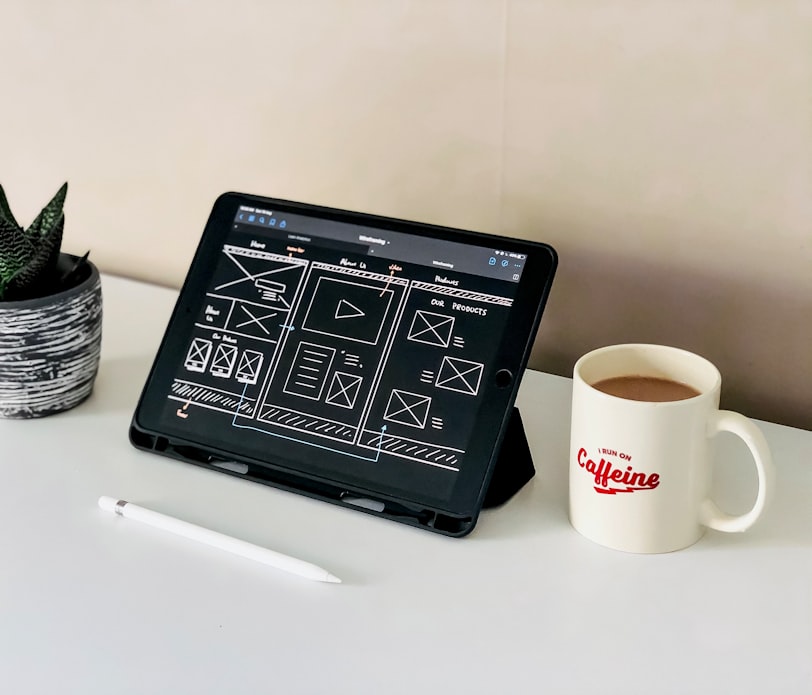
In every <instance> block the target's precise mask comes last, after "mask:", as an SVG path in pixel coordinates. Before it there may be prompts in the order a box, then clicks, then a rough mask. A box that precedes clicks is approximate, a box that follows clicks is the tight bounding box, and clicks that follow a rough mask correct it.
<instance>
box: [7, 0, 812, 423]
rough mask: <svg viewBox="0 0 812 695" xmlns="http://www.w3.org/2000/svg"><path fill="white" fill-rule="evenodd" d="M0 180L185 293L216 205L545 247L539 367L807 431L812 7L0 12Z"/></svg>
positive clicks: (332, 5) (204, 4)
mask: <svg viewBox="0 0 812 695" xmlns="http://www.w3.org/2000/svg"><path fill="white" fill-rule="evenodd" d="M0 35H2V40H0V65H2V66H3V70H2V80H1V81H0V85H1V86H0V181H2V183H3V185H4V186H5V187H6V189H7V191H8V193H9V196H10V197H11V199H12V201H13V202H14V204H15V210H16V211H17V213H18V217H20V218H22V220H23V221H29V220H30V219H31V218H32V217H33V215H34V214H35V213H36V211H37V210H38V209H39V206H41V205H42V204H43V203H44V202H45V201H46V200H47V198H48V197H49V196H50V195H51V194H52V193H53V192H54V191H55V190H56V188H57V187H58V186H59V185H60V184H61V183H62V181H64V180H68V181H69V182H70V186H71V190H70V193H69V196H68V204H67V215H68V224H67V232H66V243H65V245H66V248H67V250H71V251H74V252H83V251H84V250H86V249H87V248H90V249H91V253H92V258H93V259H95V261H96V262H97V264H98V265H99V266H100V267H102V268H103V269H105V270H108V271H111V272H115V273H121V274H126V275H131V276H136V277H141V278H146V279H149V280H153V281H157V282H161V283H164V284H172V285H177V284H179V283H180V282H181V281H182V278H183V275H184V273H185V270H186V268H187V266H188V263H189V260H190V258H191V256H192V253H193V251H194V247H195V245H196V242H197V239H198V237H199V234H200V232H201V230H202V228H203V224H204V222H205V219H206V216H207V214H208V211H209V208H210V206H211V203H212V202H213V201H214V199H215V197H216V196H217V195H218V194H219V193H221V192H223V191H225V190H241V191H246V192H252V193H258V194H264V195H269V196H274V197H280V198H290V199H294V200H305V201H309V202H314V203H320V204H324V205H332V206H337V207H345V208H350V209H357V210H362V211H368V212H375V213H380V214H385V215H393V216H399V217H406V218H410V219H416V220H422V221H428V222H435V223H439V224H446V225H452V226H458V227H466V228H471V229H477V230H482V231H489V232H497V233H502V234H509V235H515V236H520V237H526V238H536V239H540V240H542V241H547V242H549V243H551V244H552V245H553V246H555V247H556V248H557V249H558V251H559V254H560V262H561V263H560V269H559V274H558V277H557V279H556V283H555V285H554V287H553V294H552V296H551V300H550V304H549V307H548V311H547V313H546V315H545V319H544V320H543V322H542V328H541V333H540V337H539V340H538V343H537V346H536V350H535V352H534V357H533V365H534V366H536V367H539V368H542V369H547V370H549V371H554V372H558V373H569V370H570V369H571V366H572V363H573V361H574V359H575V357H576V356H577V355H578V354H580V353H582V352H584V351H586V350H588V349H590V348H592V347H595V346H598V345H602V344H607V343H610V342H619V341H637V340H643V341H656V342H668V343H673V344H678V345H681V346H684V347H688V348H690V349H694V350H697V351H699V352H701V353H703V354H705V355H706V356H708V357H710V358H711V359H713V360H715V361H716V362H717V363H718V364H719V365H720V367H721V368H722V371H723V374H724V375H725V386H724V389H723V400H724V404H725V405H727V406H728V407H732V408H737V409H742V410H744V412H746V413H748V414H750V415H753V416H757V417H762V418H765V419H771V420H776V421H779V422H785V423H788V424H793V425H797V426H802V427H807V428H812V349H810V345H812V226H811V225H812V0H740V1H738V2H736V1H734V0H679V1H678V0H612V1H611V2H606V1H604V0H547V1H544V0H422V1H414V2H394V1H388V2H380V1H379V0H355V1H353V2H349V1H346V2H338V1H337V0H301V1H300V2H298V3H293V2H289V1H285V2H282V1H281V0H277V1H271V0H231V1H230V2H228V3H226V2H214V1H213V0H198V1H197V2H192V1H191V0H188V1H185V2H181V1H179V0H175V1H169V0H164V1H162V2H157V1H154V2H146V1H142V2H130V3H124V2H120V3H110V2H102V1H101V0H96V1H93V0H75V1H74V2H70V3H65V2H59V1H57V0H52V1H50V2H48V1H45V0H4V2H3V3H2V5H1V6H0Z"/></svg>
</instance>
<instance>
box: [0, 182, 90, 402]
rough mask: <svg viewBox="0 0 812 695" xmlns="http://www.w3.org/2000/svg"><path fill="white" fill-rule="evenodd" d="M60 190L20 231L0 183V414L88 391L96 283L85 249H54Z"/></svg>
mask: <svg viewBox="0 0 812 695" xmlns="http://www.w3.org/2000/svg"><path fill="white" fill-rule="evenodd" d="M67 191H68V184H67V183H66V184H65V185H63V186H62V187H61V188H60V189H59V191H58V192H57V194H56V195H55V196H54V198H53V200H51V202H50V203H48V205H46V206H45V207H44V208H43V210H42V212H40V214H39V215H38V216H37V217H36V219H35V220H34V221H33V222H32V223H31V226H30V227H28V229H24V228H23V227H21V226H20V225H19V224H18V223H17V221H16V220H15V219H14V215H13V214H12V213H11V209H10V208H9V204H8V200H7V199H6V194H5V191H4V190H3V188H2V186H0V417H6V418H33V417H42V416H43V415H50V414H52V413H58V412H60V411H63V410H67V409H68V408H72V407H73V406H75V405H77V404H79V403H81V402H82V401H83V400H84V399H85V398H87V397H88V396H89V395H90V392H91V391H92V390H93V383H94V381H95V379H96V373H97V371H98V367H99V354H100V348H101V317H102V296H101V280H100V278H99V272H98V270H97V269H96V267H95V266H94V265H93V264H92V263H90V262H89V261H88V260H87V254H85V256H84V257H82V258H78V257H76V256H72V255H70V254H66V253H61V251H60V249H61V246H62V231H63V229H64V227H65V215H64V211H63V207H64V203H65V196H66V194H67Z"/></svg>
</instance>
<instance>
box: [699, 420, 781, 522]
mask: <svg viewBox="0 0 812 695" xmlns="http://www.w3.org/2000/svg"><path fill="white" fill-rule="evenodd" d="M719 432H731V433H732V434H735V435H737V436H739V437H741V439H742V440H743V441H744V443H745V444H747V447H748V448H749V449H750V453H751V454H752V455H753V459H754V460H755V464H756V471H757V472H758V493H757V494H756V501H755V503H754V504H753V508H752V509H751V510H750V511H749V512H746V513H744V514H741V515H739V516H731V515H730V514H725V513H724V512H723V511H722V510H721V509H719V507H718V506H717V505H716V503H715V502H714V501H713V500H710V499H706V500H705V501H704V502H702V506H701V508H700V521H701V523H702V524H703V525H704V526H707V527H708V528H712V529H716V530H717V531H728V532H736V531H745V530H747V529H748V528H750V527H751V526H752V525H753V524H754V523H755V521H756V519H758V517H759V516H761V513H762V512H763V511H764V507H765V506H766V504H767V497H768V495H769V494H771V492H772V487H773V476H774V473H773V464H772V456H770V449H769V447H768V446H767V440H766V439H764V435H763V434H762V432H761V430H760V429H759V428H758V427H756V425H754V424H753V423H752V422H751V421H750V420H748V419H747V418H746V417H745V416H744V415H741V414H739V413H734V412H733V411H730V410H717V411H716V412H714V413H712V414H711V417H710V421H709V422H708V436H709V437H714V436H716V435H717V434H719Z"/></svg>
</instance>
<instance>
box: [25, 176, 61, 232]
mask: <svg viewBox="0 0 812 695" xmlns="http://www.w3.org/2000/svg"><path fill="white" fill-rule="evenodd" d="M67 194H68V184H67V182H65V183H63V184H62V186H61V187H60V189H59V190H58V191H57V192H56V195H55V196H54V197H53V198H51V201H50V202H49V203H48V204H47V205H46V206H45V207H44V208H42V212H40V214H39V215H37V217H36V219H35V220H34V221H33V222H32V223H31V226H30V227H29V228H28V229H27V230H26V234H27V235H28V236H29V237H43V238H44V237H47V236H49V235H51V234H52V233H53V231H54V229H55V228H56V227H57V225H59V222H60V219H61V218H62V217H63V215H64V212H63V210H62V208H63V207H64V205H65V196H66V195H67Z"/></svg>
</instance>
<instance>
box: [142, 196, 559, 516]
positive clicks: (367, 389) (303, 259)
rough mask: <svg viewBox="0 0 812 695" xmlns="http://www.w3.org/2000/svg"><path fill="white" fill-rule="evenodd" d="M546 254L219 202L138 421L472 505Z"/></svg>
mask: <svg viewBox="0 0 812 695" xmlns="http://www.w3.org/2000/svg"><path fill="white" fill-rule="evenodd" d="M554 263H555V259H554V253H553V252H552V250H551V249H549V247H545V246H544V245H534V244H528V243H526V242H517V241H515V240H505V239H502V238H501V237H486V236H484V235H476V234H474V233H471V232H462V231H459V230H446V229H441V228H433V227H429V226H427V225H417V224H415V223H406V222H400V221H396V220H388V219H383V218H375V217H371V216H364V215H359V214H355V213H345V212H342V211H331V210H326V209H323V208H314V207H312V206H303V205H300V204H293V203H286V202H283V201H275V200H271V199H259V198H253V197H249V196H240V195H237V194H228V195H226V196H223V197H221V199H220V200H219V201H218V204H217V205H216V206H215V211H214V212H213V213H212V217H211V219H210V221H209V224H208V226H207V229H206V232H205V233H204V237H203V240H202V241H201V246H200V248H199V249H198V254H197V257H196V259H195V262H194V263H193V266H192V268H191V270H190V274H189V277H188V278H187V282H186V284H185V286H184V288H183V290H182V292H181V297H180V299H179V302H178V306H177V307H176V311H175V315H174V316H173V319H172V322H171V324H170V327H169V329H168V331H167V335H166V337H165V340H164V345H163V346H162V348H161V351H160V353H159V355H158V358H157V360H156V364H155V367H154V369H153V372H152V374H151V375H150V378H149V381H148V383H147V387H146V389H145V393H144V397H143V398H142V403H141V404H140V406H139V411H138V413H137V415H136V421H137V423H138V425H139V426H140V427H143V428H145V429H147V430H151V431H154V432H159V433H162V434H166V435H168V436H170V437H172V436H174V437H179V438H182V439H183V440H184V441H188V442H192V443H195V444H197V445H199V446H202V447H204V448H209V449H211V450H212V451H216V452H218V453H219V454H220V455H221V458H226V459H228V458H232V457H233V459H234V460H235V461H241V460H243V459H244V460H247V461H251V462H253V463H257V462H258V463H266V464H267V465H270V466H273V467H276V468H278V469H280V470H286V471H292V472H296V473H300V474H302V475H304V476H305V477H306V478H308V479H312V480H314V481H326V482H330V483H339V484H340V486H342V487H344V488H346V489H347V491H354V492H356V493H358V494H371V495H373V496H374V495H381V496H383V497H384V498H387V499H397V500H401V501H404V502H407V503H409V504H415V505H418V506H419V505H426V506H428V507H432V508H437V509H442V510H445V511H447V512H449V513H452V514H467V513H470V511H471V510H472V509H473V508H474V507H476V505H477V500H478V498H479V496H480V495H479V493H480V492H481V489H478V487H479V488H481V487H482V479H483V477H484V476H485V474H486V472H487V469H488V466H489V464H490V463H491V461H492V458H493V454H494V451H493V449H494V446H495V445H496V443H497V440H498V437H499V436H500V432H501V430H502V428H503V426H504V419H505V412H506V411H507V409H508V408H509V406H510V405H511V404H512V400H513V397H515V390H516V388H517V386H518V376H519V375H520V373H521V370H522V369H523V368H524V364H525V362H526V359H527V353H528V350H529V347H530V344H531V342H532V339H533V336H534V334H535V328H536V325H537V323H538V318H539V316H540V313H541V306H542V305H543V300H544V298H546V292H547V289H548V287H549V282H550V281H551V279H552V272H553V267H554ZM528 273H533V274H534V275H536V276H543V277H535V278H532V279H528V277H527V274H528ZM522 293H524V295H525V296H522ZM489 401H495V402H494V403H492V407H491V408H488V407H487V406H488V403H489ZM494 413H496V415H494ZM223 455H225V456H223ZM477 481H478V482H477ZM477 486H478V487H477Z"/></svg>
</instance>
